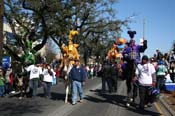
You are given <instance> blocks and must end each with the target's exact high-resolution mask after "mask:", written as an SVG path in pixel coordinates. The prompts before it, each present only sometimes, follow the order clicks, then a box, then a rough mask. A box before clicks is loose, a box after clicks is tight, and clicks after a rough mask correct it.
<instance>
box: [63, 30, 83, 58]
mask: <svg viewBox="0 0 175 116" xmlns="http://www.w3.org/2000/svg"><path fill="white" fill-rule="evenodd" d="M76 35H78V31H74V30H71V31H70V33H69V42H68V45H67V46H66V45H62V46H61V48H62V50H63V56H64V57H65V58H68V59H69V60H75V59H76V60H79V59H80V55H79V54H78V50H77V48H78V46H79V44H74V43H73V41H72V40H73V38H74V36H76Z"/></svg>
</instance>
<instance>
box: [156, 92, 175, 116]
mask: <svg viewBox="0 0 175 116" xmlns="http://www.w3.org/2000/svg"><path fill="white" fill-rule="evenodd" d="M159 101H160V103H161V104H162V105H163V106H164V107H165V108H166V110H167V111H168V112H169V113H170V114H171V115H172V116H174V115H175V98H173V96H172V94H170V93H169V94H167V93H162V94H161V96H160V98H159Z"/></svg>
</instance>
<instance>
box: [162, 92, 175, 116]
mask: <svg viewBox="0 0 175 116" xmlns="http://www.w3.org/2000/svg"><path fill="white" fill-rule="evenodd" d="M159 101H160V103H161V104H162V105H163V106H164V107H165V109H166V110H167V111H168V112H169V113H170V114H171V115H172V116H174V114H175V111H174V110H173V109H172V108H171V107H170V105H168V103H167V102H166V101H165V97H164V95H161V96H160V97H159Z"/></svg>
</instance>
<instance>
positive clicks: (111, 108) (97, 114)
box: [0, 78, 173, 116]
mask: <svg viewBox="0 0 175 116" xmlns="http://www.w3.org/2000/svg"><path fill="white" fill-rule="evenodd" d="M100 89H101V79H100V78H95V79H87V82H86V84H85V86H84V93H85V99H84V101H83V103H80V102H78V103H77V104H76V105H72V104H71V103H70V102H69V103H64V97H65V90H64V83H63V82H59V83H58V85H56V86H53V87H52V98H51V99H48V98H44V97H43V90H42V88H39V89H38V96H37V97H36V98H23V99H22V100H20V99H18V97H17V96H16V95H13V96H7V97H5V98H0V106H1V107H0V116H141V115H144V116H145V115H146V116H159V115H165V116H171V115H173V114H171V113H170V112H169V111H168V110H167V107H168V106H166V105H165V104H164V105H163V104H162V101H163V99H161V100H162V101H161V100H160V101H158V102H156V103H154V104H153V105H152V107H148V108H146V109H145V110H144V111H140V110H139V109H138V102H136V103H135V104H132V105H131V106H130V107H126V105H125V104H126V86H125V81H119V83H118V91H117V93H115V94H114V93H112V94H111V93H103V94H102V93H101V91H100ZM69 101H70V100H69ZM137 101H139V100H138V99H137ZM165 107H166V108H165ZM168 109H169V108H168Z"/></svg>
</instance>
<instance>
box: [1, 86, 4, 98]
mask: <svg viewBox="0 0 175 116" xmlns="http://www.w3.org/2000/svg"><path fill="white" fill-rule="evenodd" d="M4 93H5V86H0V97H3V96H4Z"/></svg>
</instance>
